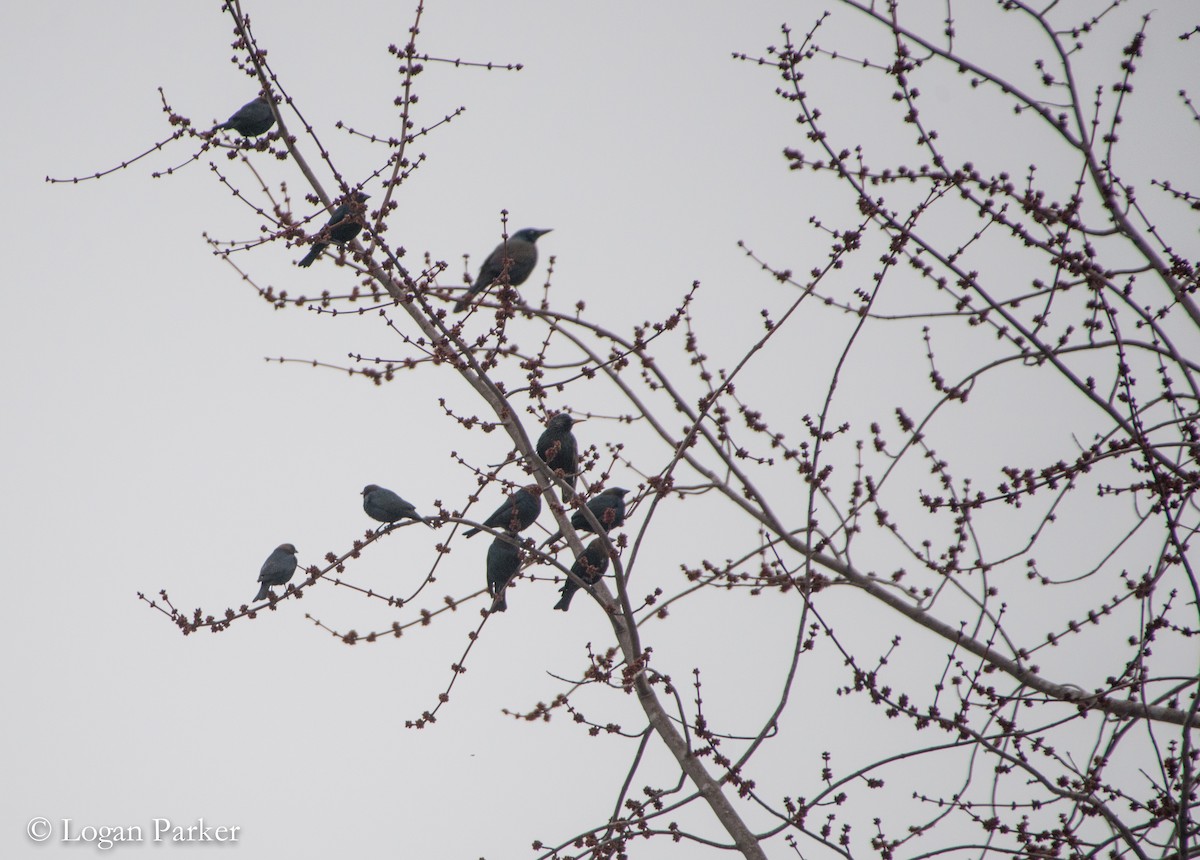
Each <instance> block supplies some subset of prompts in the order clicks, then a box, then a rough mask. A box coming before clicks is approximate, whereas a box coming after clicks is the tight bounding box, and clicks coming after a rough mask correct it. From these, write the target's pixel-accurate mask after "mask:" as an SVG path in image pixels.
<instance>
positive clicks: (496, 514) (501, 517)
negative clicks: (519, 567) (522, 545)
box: [463, 484, 542, 537]
mask: <svg viewBox="0 0 1200 860" xmlns="http://www.w3.org/2000/svg"><path fill="white" fill-rule="evenodd" d="M541 512H542V488H541V487H539V486H538V485H537V484H530V485H529V486H527V487H519V488H518V489H517V490H516V491H514V492H513V493H512V494H510V495H509V497H508V498H507V499H505V500H504V504H502V505H501V506H500V507H498V508H496V510H495V511H493V512H492V515H491V516H490V517H488V518H487V519H486V520H484V521H483V524H484V525H485V526H487V527H488V528H492V529H504V530H506V531H510V532H512V533H513V534H516V533H517V532H522V531H525V529H527V528H529V527H530V526H531V525H533V521H534V520H536V519H537V518H538V514H540V513H541ZM480 531H482V529H480V528H472V529H467V530H466V531H465V532H463V535H464V536H465V537H472V536H473V535H477V534H479V532H480Z"/></svg>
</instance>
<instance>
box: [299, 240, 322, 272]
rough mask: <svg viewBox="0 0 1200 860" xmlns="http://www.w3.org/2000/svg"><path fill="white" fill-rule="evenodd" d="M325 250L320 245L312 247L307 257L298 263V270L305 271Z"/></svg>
mask: <svg viewBox="0 0 1200 860" xmlns="http://www.w3.org/2000/svg"><path fill="white" fill-rule="evenodd" d="M324 250H325V246H324V245H321V244H317V245H313V246H312V250H311V251H309V252H308V256H307V257H305V258H304V259H303V260H301V261H300V268H301V269H307V268H308V267H309V266H311V265H312V264H313V263H315V262H316V260H317V257H319V256H321V252H322V251H324Z"/></svg>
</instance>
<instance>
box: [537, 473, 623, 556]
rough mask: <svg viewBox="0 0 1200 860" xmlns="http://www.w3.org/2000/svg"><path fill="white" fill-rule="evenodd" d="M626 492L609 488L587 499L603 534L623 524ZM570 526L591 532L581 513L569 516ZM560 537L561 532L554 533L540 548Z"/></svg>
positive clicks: (588, 505) (590, 526)
mask: <svg viewBox="0 0 1200 860" xmlns="http://www.w3.org/2000/svg"><path fill="white" fill-rule="evenodd" d="M628 492H629V490H623V489H621V488H620V487H611V488H609V489H607V490H605V491H604V492H603V493H601V494H600V495H598V496H593V497H592V498H590V499H588V503H587V508H588V510H589V511H591V512H592V514H593V515H594V516H595V517H596V519H597V520H599V521H600V525H601V526H603V527H604V531H605V533H607V532H610V531H612V530H613V529H615V528H616V527H617V526H619V525H621V523H623V522H625V494H626V493H628ZM571 525H573V526H574V527H575V528H577V529H579V530H580V531H585V532H590V531H591V530H592V524H591V523H589V522H588V521H587V517H585V516H584V513H583V511H576V512H575V513H573V514H571ZM560 537H562V532H555V533H554V534H552V535H550V537H548V538H546V541H545V543H543V544H542V546H545V545H546V544H548V543H554V542H555V541H556V540H558V539H559V538H560Z"/></svg>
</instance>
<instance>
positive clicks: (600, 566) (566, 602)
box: [554, 538, 608, 612]
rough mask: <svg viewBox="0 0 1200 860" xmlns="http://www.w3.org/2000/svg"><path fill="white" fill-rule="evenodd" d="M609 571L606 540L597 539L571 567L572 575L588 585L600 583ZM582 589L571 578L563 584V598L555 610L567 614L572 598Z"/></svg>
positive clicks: (555, 605) (555, 606)
mask: <svg viewBox="0 0 1200 860" xmlns="http://www.w3.org/2000/svg"><path fill="white" fill-rule="evenodd" d="M607 570H608V550H606V549H605V548H604V538H595V539H594V540H593V541H592V542H591V543H589V544H588V545H587V547H586V548H585V549H584V550H583V552H582V553H581V554H580V556H579V558H577V559H575V563H574V564H573V565H571V573H573V574H575V575H576V576H578V577H579V578H580V579H582V580H583V581H584V582H586V583H587V584H588V585H591V584H592V583H594V582H598V581H599V580H600V577H602V576H604V573H605V571H607ZM579 588H580V586H579V583H577V582H575V580H573V579H571V578H570V577H568V578H567V581H566V582H564V583H563V587H562V589H560V590H561V591H562V597H561V598H559V601H558V603H556V604H554V608H555V609H561V610H562V611H563V612H566V611H567V610H569V609H570V608H571V598H572V597H574V596H575V592H576V591H578V590H579Z"/></svg>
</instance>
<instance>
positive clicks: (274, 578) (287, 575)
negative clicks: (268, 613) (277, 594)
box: [254, 543, 296, 600]
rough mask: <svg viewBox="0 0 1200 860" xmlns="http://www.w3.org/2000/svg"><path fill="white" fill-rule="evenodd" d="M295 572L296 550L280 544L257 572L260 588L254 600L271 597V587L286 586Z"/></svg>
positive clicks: (288, 544)
mask: <svg viewBox="0 0 1200 860" xmlns="http://www.w3.org/2000/svg"><path fill="white" fill-rule="evenodd" d="M295 572H296V548H295V547H294V546H292V545H291V544H290V543H281V544H280V545H279V546H277V547H275V549H274V550H272V551H271V554H270V555H269V556H267V560H266V561H264V562H263V566H262V570H260V571H259V572H258V581H259V582H261V583H262V587H261V588H259V589H258V595H257V596H256V597H255V598H254V599H255V600H265V599H266V598H268V597H270V596H271V586H272V585H287V583H288V580H290V579H291V578H292V574H293V573H295Z"/></svg>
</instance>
